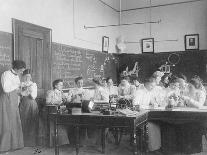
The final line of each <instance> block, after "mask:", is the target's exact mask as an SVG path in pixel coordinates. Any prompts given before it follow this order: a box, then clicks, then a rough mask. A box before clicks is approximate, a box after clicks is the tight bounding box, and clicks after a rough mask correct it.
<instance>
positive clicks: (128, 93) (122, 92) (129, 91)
mask: <svg viewBox="0 0 207 155" xmlns="http://www.w3.org/2000/svg"><path fill="white" fill-rule="evenodd" d="M135 90H136V87H135V86H134V85H131V84H127V85H126V86H125V87H123V86H121V85H119V87H118V95H119V96H123V97H124V98H126V99H133V95H134V92H135Z"/></svg>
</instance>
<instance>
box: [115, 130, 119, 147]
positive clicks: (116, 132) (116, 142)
mask: <svg viewBox="0 0 207 155" xmlns="http://www.w3.org/2000/svg"><path fill="white" fill-rule="evenodd" d="M114 131H115V133H114V138H115V144H116V145H118V141H119V137H118V136H119V133H118V128H114Z"/></svg>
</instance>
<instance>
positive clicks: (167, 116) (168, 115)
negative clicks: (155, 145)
mask: <svg viewBox="0 0 207 155" xmlns="http://www.w3.org/2000/svg"><path fill="white" fill-rule="evenodd" d="M137 121H138V123H139V124H140V126H139V128H141V129H142V130H141V131H142V132H143V133H142V134H143V136H141V138H142V139H143V138H144V139H145V140H147V134H145V133H147V131H146V129H147V128H146V125H147V123H148V122H149V121H156V122H162V124H163V125H165V124H166V123H168V124H171V125H174V126H179V127H180V126H184V127H185V126H186V125H188V124H193V126H195V125H199V127H201V128H199V130H200V131H204V130H205V128H206V122H207V109H206V110H198V109H194V108H175V109H173V110H172V111H171V110H170V111H167V110H150V111H148V112H147V113H145V115H141V116H140V117H139V118H137ZM178 129H181V130H182V129H183V128H178ZM190 130H192V129H189V131H190ZM185 131H186V132H188V130H185ZM193 131H194V130H193ZM200 131H195V132H200ZM180 136H181V138H182V136H183V135H182V134H181V135H180ZM184 138H185V137H184ZM142 139H141V142H143V140H142ZM145 142H146V141H145ZM141 145H144V144H142V143H141ZM145 145H146V144H145ZM179 147H181V148H180V149H181V150H180V151H181V152H183V150H185V149H186V148H182V147H183V146H179ZM144 151H146V150H144ZM141 152H143V151H142V150H141Z"/></svg>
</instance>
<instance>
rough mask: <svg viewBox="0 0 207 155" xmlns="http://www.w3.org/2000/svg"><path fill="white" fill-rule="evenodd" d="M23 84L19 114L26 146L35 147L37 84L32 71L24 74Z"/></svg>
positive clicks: (26, 71)
mask: <svg viewBox="0 0 207 155" xmlns="http://www.w3.org/2000/svg"><path fill="white" fill-rule="evenodd" d="M22 78H23V82H22V83H21V95H22V98H21V100H20V104H19V113H20V118H21V122H22V131H23V136H24V146H35V145H36V137H37V131H38V106H37V102H36V101H35V98H36V97H37V84H36V83H34V82H32V81H31V80H32V77H31V74H30V70H29V69H27V70H25V71H24V72H23V77H22Z"/></svg>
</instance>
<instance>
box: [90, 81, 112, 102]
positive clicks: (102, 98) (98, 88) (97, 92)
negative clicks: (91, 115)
mask: <svg viewBox="0 0 207 155" xmlns="http://www.w3.org/2000/svg"><path fill="white" fill-rule="evenodd" d="M93 83H94V88H95V89H94V96H93V101H94V102H109V93H108V91H107V90H106V89H104V88H103V86H102V83H101V80H100V79H98V78H94V79H93Z"/></svg>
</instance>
